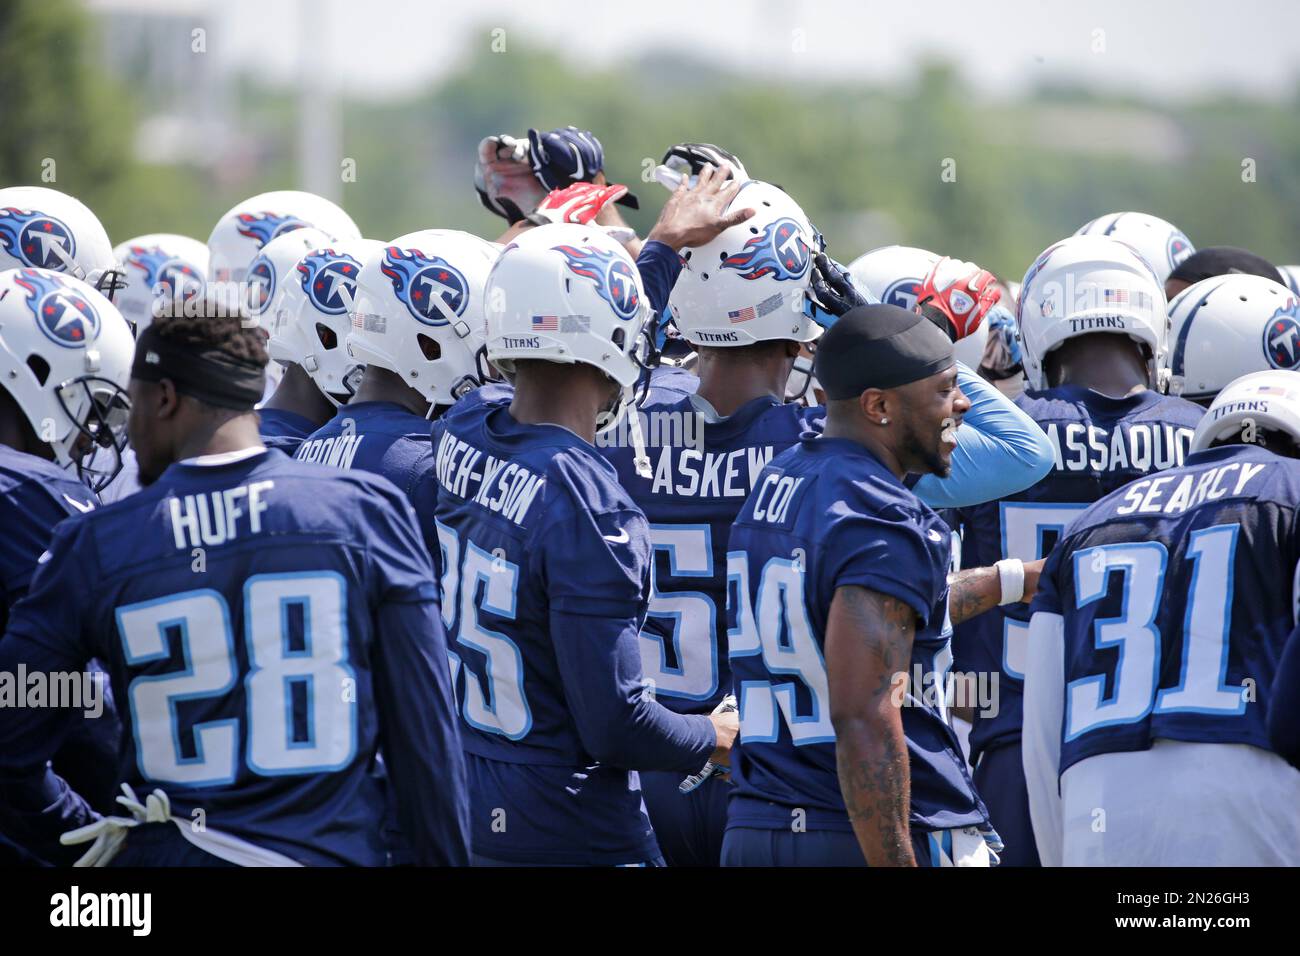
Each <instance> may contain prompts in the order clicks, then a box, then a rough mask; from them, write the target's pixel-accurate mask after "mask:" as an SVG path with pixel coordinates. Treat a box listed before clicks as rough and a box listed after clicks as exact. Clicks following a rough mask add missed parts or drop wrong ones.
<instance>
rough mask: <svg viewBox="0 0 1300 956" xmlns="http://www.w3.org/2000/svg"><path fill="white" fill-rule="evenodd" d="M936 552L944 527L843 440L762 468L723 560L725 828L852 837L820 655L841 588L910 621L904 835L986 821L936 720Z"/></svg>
mask: <svg viewBox="0 0 1300 956" xmlns="http://www.w3.org/2000/svg"><path fill="white" fill-rule="evenodd" d="M950 548H951V532H950V531H949V529H948V526H947V525H945V524H944V523H943V521H941V520H940V519H939V517H938V515H936V514H935V513H934V512H933V511H932V510H931V509H930V508H929V507H927V506H926V505H925V504H924V503H922V502H921V501H920V499H918V498H917V497H916V496H915V495H914V494H912V493H911V492H910V491H909V490H908V489H907V488H906V487H905V486H904V485H903V483H902V482H900V481H899V480H898V479H896V478H895V477H894V475H893V474H891V473H890V472H889V470H888V469H886V468H885V466H884V465H882V464H881V463H880V462H879V461H878V460H877V459H876V458H875V457H874V456H873V455H872V454H871V453H870V452H869V451H868V450H867V449H866V448H864V447H863V446H861V445H859V444H857V443H855V442H852V441H849V440H847V439H834V438H821V437H805V438H803V439H801V440H800V442H799V444H798V445H797V446H795V447H794V448H791V449H790V450H788V451H786V452H785V453H784V454H782V455H779V456H778V457H777V458H775V459H774V460H773V461H772V463H771V464H770V465H768V467H767V468H766V469H765V470H764V471H763V473H762V475H761V476H760V477H759V480H758V483H757V486H756V488H755V490H754V492H753V494H751V495H750V497H749V499H748V500H747V501H746V502H745V506H744V508H743V509H742V510H741V513H740V516H739V518H738V519H737V520H736V524H735V527H734V528H733V529H732V532H731V542H730V553H729V554H728V577H729V578H730V582H731V586H732V587H734V588H735V592H734V593H735V594H736V595H737V599H736V606H737V619H736V625H735V628H734V629H733V630H732V631H731V633H730V635H729V637H730V642H731V667H732V673H733V678H734V680H735V682H736V687H737V689H738V691H739V693H738V695H737V696H738V697H739V701H740V721H741V725H740V726H741V730H740V746H739V749H738V751H735V752H733V754H732V761H731V763H732V768H733V769H732V778H733V780H734V781H735V783H736V788H735V791H734V793H733V794H732V798H731V806H730V807H729V808H728V814H727V825H728V826H729V827H733V826H735V827H751V828H759V829H783V830H784V829H789V828H790V826H791V823H792V821H793V820H795V819H796V817H795V814H797V813H799V812H800V811H802V812H803V813H805V814H806V817H805V818H804V819H805V822H806V825H807V828H808V829H809V830H840V831H849V830H851V829H852V826H851V824H850V822H849V817H848V814H847V812H846V810H845V808H844V801H843V798H842V797H841V795H840V786H839V779H838V776H837V773H836V758H835V730H834V728H833V726H832V725H831V714H830V701H829V689H828V688H829V684H828V678H827V673H826V664H825V655H824V648H825V638H826V619H827V616H828V614H829V612H830V606H831V601H832V599H833V597H834V595H835V591H836V589H837V588H840V587H844V586H849V585H857V586H861V587H865V588H870V589H871V590H873V591H878V592H880V593H882V594H888V595H890V596H892V597H894V598H896V599H898V600H900V601H903V602H905V603H906V604H907V605H908V606H909V607H911V608H912V610H913V611H915V612H916V618H917V625H916V636H915V639H914V641H913V647H912V660H911V670H912V674H910V675H909V677H910V681H909V683H910V687H911V690H910V691H909V696H908V700H907V702H906V705H905V706H904V707H903V708H902V711H903V729H904V732H905V734H906V736H907V750H908V758H909V761H910V765H911V793H912V806H911V817H910V819H911V825H912V827H913V829H914V830H918V831H921V830H939V829H949V828H953V827H962V826H971V825H977V826H982V825H984V824H986V823H987V821H988V815H987V813H986V812H985V809H984V806H983V804H982V803H981V801H980V799H979V797H978V796H977V795H976V794H975V790H974V787H973V786H972V784H971V781H970V776H969V773H968V772H967V770H966V762H965V759H964V758H963V757H962V754H961V749H960V745H959V743H958V741H957V738H956V736H955V734H954V733H953V731H952V729H951V727H949V725H948V721H947V714H946V711H945V706H946V704H945V701H946V698H945V694H944V692H943V691H944V688H945V686H946V675H947V673H948V671H949V668H950V665H951V660H952V657H951V651H950V647H949V640H950V637H951V633H952V628H951V626H950V624H949V619H948V580H947V575H948V564H949V550H950ZM918 677H919V679H918Z"/></svg>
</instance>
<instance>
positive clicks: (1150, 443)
mask: <svg viewBox="0 0 1300 956" xmlns="http://www.w3.org/2000/svg"><path fill="white" fill-rule="evenodd" d="M1016 404H1017V405H1018V406H1020V408H1021V409H1022V410H1023V411H1024V412H1025V413H1026V414H1028V415H1029V416H1030V417H1032V418H1033V419H1034V420H1035V421H1036V422H1038V424H1039V425H1040V426H1041V427H1042V429H1043V431H1044V432H1046V434H1047V437H1048V440H1049V441H1050V442H1051V443H1052V446H1053V448H1054V449H1055V452H1056V462H1055V464H1054V466H1053V468H1052V470H1051V472H1050V473H1048V475H1047V477H1046V478H1044V479H1043V480H1042V481H1040V482H1038V483H1037V484H1036V485H1034V486H1032V487H1030V488H1027V489H1026V490H1024V491H1022V492H1020V493H1019V494H1015V495H1010V496H1009V497H1006V498H1003V499H1002V500H1000V501H991V502H988V503H986V504H982V505H975V506H974V507H971V508H965V509H961V511H960V516H961V523H962V556H961V565H962V567H964V568H978V567H988V566H989V565H991V564H993V563H995V562H997V561H1000V560H1001V559H1003V558H1020V559H1021V560H1022V561H1034V560H1037V559H1038V558H1043V557H1046V556H1047V554H1048V553H1049V552H1050V551H1051V550H1052V546H1053V545H1054V544H1055V543H1056V541H1057V540H1058V538H1059V537H1060V534H1061V532H1062V530H1063V529H1064V528H1065V526H1066V525H1067V524H1068V523H1069V522H1070V521H1071V519H1073V518H1075V517H1077V516H1078V515H1079V514H1080V513H1082V512H1083V510H1084V509H1085V508H1086V507H1087V506H1088V505H1090V504H1092V503H1093V502H1095V501H1097V500H1098V499H1100V498H1102V497H1103V496H1105V495H1107V494H1109V493H1111V492H1112V491H1114V490H1115V489H1116V488H1119V487H1121V486H1123V485H1125V484H1127V483H1128V482H1130V481H1133V480H1134V479H1136V478H1140V477H1142V476H1143V475H1146V474H1149V473H1151V472H1155V471H1163V470H1164V469H1167V468H1172V467H1175V466H1177V465H1181V464H1182V463H1183V460H1184V458H1185V457H1186V455H1187V451H1188V449H1189V448H1190V447H1191V443H1192V433H1193V432H1194V431H1195V429H1196V423H1197V422H1198V421H1199V420H1200V418H1201V416H1202V415H1203V414H1204V413H1205V410H1204V409H1203V408H1201V407H1200V406H1199V405H1195V404H1193V403H1191V402H1188V401H1185V400H1184V399H1181V398H1174V397H1172V396H1167V395H1161V394H1160V393H1158V392H1154V391H1143V392H1139V393H1137V394H1136V395H1130V396H1128V397H1127V398H1109V397H1107V396H1105V395H1102V394H1100V393H1099V392H1095V391H1093V390H1091V389H1088V388H1083V387H1082V386H1078V385H1065V386H1061V387H1059V388H1053V389H1048V390H1046V391H1042V392H1030V393H1026V394H1022V395H1020V396H1019V397H1018V398H1017V399H1016ZM1028 634H1029V606H1028V605H1026V604H1008V605H1005V606H1003V607H996V608H994V609H993V610H991V611H988V612H986V613H984V614H980V615H978V616H976V617H973V618H971V619H970V620H968V621H964V622H963V623H961V624H958V625H957V627H956V636H955V637H954V639H953V648H954V658H955V665H954V666H955V667H956V669H957V670H958V671H962V672H976V673H981V674H997V675H998V693H997V698H996V699H997V713H996V714H995V715H993V714H990V715H988V716H984V715H980V714H978V712H977V716H976V718H975V724H974V727H973V729H972V731H971V736H970V742H971V751H972V752H971V761H972V762H976V761H977V760H978V758H979V756H980V754H981V753H982V752H983V751H985V750H987V749H988V748H990V747H992V746H995V745H999V744H1006V743H1012V742H1014V741H1017V740H1019V739H1020V725H1021V720H1022V713H1023V699H1024V698H1023V694H1024V682H1023V677H1024V660H1025V646H1026V645H1025V641H1026V639H1027V637H1028ZM995 822H996V821H995Z"/></svg>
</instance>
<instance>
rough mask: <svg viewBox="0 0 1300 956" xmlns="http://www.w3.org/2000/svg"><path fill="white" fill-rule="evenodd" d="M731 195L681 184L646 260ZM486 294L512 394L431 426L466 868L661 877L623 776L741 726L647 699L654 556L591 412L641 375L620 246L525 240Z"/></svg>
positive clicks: (713, 215) (582, 239) (688, 758)
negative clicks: (591, 869) (466, 782)
mask: <svg viewBox="0 0 1300 956" xmlns="http://www.w3.org/2000/svg"><path fill="white" fill-rule="evenodd" d="M735 190H736V187H735V186H734V185H724V184H723V183H722V181H721V180H720V179H719V180H718V182H716V183H710V182H704V181H702V182H701V183H700V184H699V187H698V188H696V189H687V188H686V187H685V186H684V185H683V187H682V188H680V189H679V190H678V191H677V193H675V194H674V196H673V198H672V199H670V201H669V203H668V205H666V206H665V208H664V211H663V213H662V214H661V216H660V220H659V222H658V224H657V225H656V227H655V229H654V230H652V231H651V233H650V235H649V237H648V239H647V242H646V247H647V250H653V249H654V248H658V247H662V248H666V249H667V250H669V251H670V252H671V251H672V250H680V249H684V248H687V247H691V246H698V245H701V244H703V243H706V242H708V241H709V240H710V239H712V238H713V237H714V236H715V235H717V234H718V232H720V231H722V230H723V229H725V228H727V227H729V226H731V225H733V224H735V223H738V222H740V221H741V220H742V219H744V218H747V217H748V215H750V213H749V212H748V211H743V212H741V211H733V212H724V210H725V209H726V207H727V205H728V203H729V202H730V200H731V197H732V195H734V192H735ZM644 255H645V253H644V252H643V257H644ZM485 297H486V301H487V304H488V305H487V307H488V313H487V333H488V341H487V355H488V358H489V359H490V360H491V361H492V362H493V364H494V365H496V366H497V367H498V368H500V369H502V370H503V371H504V372H506V373H507V374H508V375H511V376H513V379H514V390H513V394H506V395H504V396H501V397H498V398H492V399H490V400H481V399H480V400H471V401H467V402H461V403H459V404H457V405H455V406H453V407H452V409H451V410H450V411H448V412H447V413H446V414H445V415H443V417H442V418H440V419H439V420H438V421H437V423H436V424H435V425H434V454H435V458H436V471H437V476H438V482H439V496H438V505H437V510H438V528H437V533H438V537H439V541H440V543H441V549H440V556H439V558H440V560H439V565H440V567H441V569H442V583H443V602H444V604H443V607H444V613H445V614H446V615H447V622H448V626H449V629H450V631H449V633H451V634H452V635H453V636H454V642H453V645H452V649H453V651H454V653H455V656H456V659H455V660H454V662H453V667H454V669H455V670H456V672H457V674H458V678H457V688H458V694H459V700H460V701H461V705H462V716H463V719H464V721H465V723H464V737H465V748H466V752H467V761H468V766H469V774H470V790H471V804H472V811H473V812H472V843H473V853H474V858H475V860H476V861H477V862H479V863H483V864H487V865H490V864H493V863H508V864H572V865H582V864H593V865H644V864H657V863H661V862H662V857H661V855H660V849H659V847H658V845H657V843H656V840H655V836H654V832H653V830H652V829H651V826H650V823H649V820H648V819H647V817H646V815H645V811H644V809H643V804H642V799H641V791H640V786H639V783H638V778H637V775H636V773H635V771H636V770H640V769H644V770H671V771H673V772H675V773H676V774H677V776H678V778H679V779H680V777H681V776H682V775H683V774H685V773H688V772H693V771H697V770H699V769H700V768H701V767H702V765H703V764H704V763H705V762H706V761H708V760H714V761H719V762H724V763H725V761H726V757H727V753H728V751H729V749H730V744H731V741H732V739H733V738H734V736H735V733H736V729H737V724H736V717H735V715H734V714H721V715H717V716H714V717H710V716H707V715H698V714H689V715H682V714H677V713H674V712H673V711H670V710H668V709H666V708H664V707H662V706H661V705H659V704H658V703H656V702H655V700H654V699H653V697H652V696H650V695H647V694H645V693H644V687H643V682H642V675H641V665H640V660H641V659H640V654H639V652H638V649H637V642H638V637H637V633H638V630H639V626H640V624H641V621H642V619H643V617H644V614H645V607H646V601H647V598H648V574H649V559H650V556H651V543H650V540H649V535H648V530H647V528H646V524H645V518H644V516H643V515H642V513H641V512H640V510H639V509H638V508H637V507H636V505H635V504H634V503H633V502H632V500H631V499H630V498H629V497H628V496H627V493H626V492H625V491H624V490H623V489H622V487H621V486H620V485H619V484H618V481H617V475H616V473H615V471H614V469H613V468H612V467H611V466H610V465H609V463H608V462H606V461H605V460H604V459H603V458H602V457H601V456H600V454H599V452H598V451H597V449H596V448H595V447H594V444H595V441H596V431H597V421H598V418H600V417H601V415H602V412H606V413H612V412H613V411H615V410H616V409H617V407H618V406H619V405H620V404H621V402H622V401H623V400H624V399H625V397H626V396H628V395H629V394H630V393H631V391H632V389H633V386H634V385H635V384H636V382H637V381H638V379H639V378H640V377H641V374H642V372H643V369H642V368H641V367H640V366H639V364H638V356H639V355H640V354H641V353H642V349H643V345H644V342H645V340H644V338H643V336H642V333H643V327H644V324H645V322H646V320H647V318H648V317H649V314H650V313H651V311H652V307H651V306H650V304H649V301H648V296H647V294H646V291H645V288H644V286H643V283H642V279H641V276H640V274H639V273H638V270H637V267H636V265H635V264H634V263H633V262H632V260H631V259H630V258H629V257H628V256H627V254H626V253H625V252H624V250H623V249H622V248H621V246H619V245H618V244H617V243H616V242H614V241H613V240H611V239H610V238H609V237H608V236H606V235H604V233H603V232H602V231H600V230H599V229H598V228H596V227H594V226H592V225H588V226H581V225H576V224H551V225H545V226H540V227H537V228H534V229H530V230H528V231H526V232H524V233H522V234H521V235H520V236H519V237H518V238H517V239H516V240H515V242H514V243H513V244H511V245H510V246H508V247H507V248H506V250H505V251H504V252H503V253H502V254H501V257H500V259H499V260H498V261H497V263H496V265H495V267H494V268H493V271H492V273H491V275H490V276H489V278H488V284H487V290H486V293H485ZM476 395H481V392H480V393H476ZM612 420H614V418H613V416H612V415H611V414H606V415H605V416H604V421H606V422H609V421H612Z"/></svg>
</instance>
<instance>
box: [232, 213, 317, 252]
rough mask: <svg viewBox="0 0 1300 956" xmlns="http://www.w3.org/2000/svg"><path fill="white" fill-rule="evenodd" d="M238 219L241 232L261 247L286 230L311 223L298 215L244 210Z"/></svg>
mask: <svg viewBox="0 0 1300 956" xmlns="http://www.w3.org/2000/svg"><path fill="white" fill-rule="evenodd" d="M236 219H237V220H238V222H239V226H238V229H239V234H240V235H241V236H244V237H246V238H248V239H252V240H253V241H254V242H256V243H257V248H259V249H261V248H262V247H263V246H265V245H266V244H267V243H268V242H270V241H271V240H272V239H274V238H275V237H276V236H282V235H284V234H285V233H286V232H293V230H295V229H302V228H303V227H304V226H307V225H310V223H306V222H303V221H302V220H301V219H299V218H298V217H297V216H281V215H279V214H277V213H273V212H244V213H240V214H239V215H238V216H237V217H236Z"/></svg>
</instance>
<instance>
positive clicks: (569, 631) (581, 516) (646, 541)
mask: <svg viewBox="0 0 1300 956" xmlns="http://www.w3.org/2000/svg"><path fill="white" fill-rule="evenodd" d="M563 478H564V476H563V475H562V474H557V475H553V476H548V482H549V481H557V482H558V483H559V485H560V486H559V487H557V488H556V489H555V490H556V491H557V492H558V494H556V495H555V497H554V498H553V499H552V501H551V507H552V508H553V509H554V513H556V514H557V519H556V520H554V521H551V522H549V523H548V524H547V525H546V526H545V527H544V528H543V529H542V530H541V533H540V534H539V535H538V537H537V539H536V541H537V544H536V545H535V547H537V548H540V549H541V550H542V553H543V555H544V557H543V569H542V570H543V574H544V576H545V579H546V582H547V594H548V598H549V602H550V625H551V627H550V630H551V634H552V635H553V641H554V646H555V655H556V662H557V664H558V665H559V668H560V673H561V678H562V680H563V682H564V693H565V697H566V698H567V699H568V701H569V706H570V710H571V712H572V713H573V716H574V720H575V722H576V723H577V726H578V734H579V736H580V737H581V738H582V742H583V745H584V746H585V747H586V748H587V750H588V751H589V752H590V753H591V755H592V756H593V757H595V758H596V759H597V760H600V761H601V762H602V763H608V764H611V765H613V766H618V767H625V768H628V769H633V770H683V771H692V770H698V769H699V768H700V766H701V765H702V764H703V763H704V762H705V761H706V760H707V759H708V758H709V755H710V754H712V752H713V749H714V747H715V746H717V738H716V734H715V733H714V731H713V725H712V723H711V722H710V721H709V719H708V717H705V716H702V715H681V714H676V713H673V712H672V711H670V710H668V709H667V708H665V707H662V706H661V705H659V704H658V703H656V702H655V701H653V700H652V699H649V698H648V697H647V695H646V694H645V688H644V685H643V675H642V671H641V652H640V646H639V642H640V634H639V631H640V625H641V620H642V618H643V617H644V614H645V608H646V604H647V601H648V599H649V573H650V560H651V555H650V532H649V527H648V525H647V524H646V520H645V516H644V515H642V514H641V513H640V512H639V511H637V510H635V509H634V508H628V509H617V510H611V511H606V512H604V513H594V512H592V511H590V510H587V508H586V507H584V506H583V504H582V503H581V502H582V500H584V499H585V500H590V498H591V496H590V495H582V497H581V498H580V497H579V495H580V494H582V493H581V491H580V490H579V489H577V488H573V487H566V486H564V484H563Z"/></svg>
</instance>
